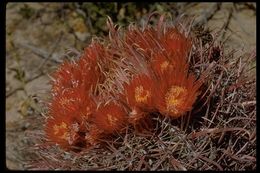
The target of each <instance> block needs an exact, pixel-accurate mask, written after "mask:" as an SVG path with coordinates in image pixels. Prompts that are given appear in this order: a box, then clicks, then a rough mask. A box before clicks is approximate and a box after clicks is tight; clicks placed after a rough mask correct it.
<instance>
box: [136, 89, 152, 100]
mask: <svg viewBox="0 0 260 173" xmlns="http://www.w3.org/2000/svg"><path fill="white" fill-rule="evenodd" d="M150 95H151V93H150V92H149V91H148V90H144V88H143V86H142V85H140V86H139V87H136V88H135V100H136V102H141V103H142V102H143V103H145V102H147V99H148V97H150Z"/></svg>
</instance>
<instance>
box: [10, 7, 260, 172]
mask: <svg viewBox="0 0 260 173" xmlns="http://www.w3.org/2000/svg"><path fill="white" fill-rule="evenodd" d="M154 10H157V11H159V12H166V13H169V14H171V15H172V16H173V18H174V17H175V16H176V15H178V14H182V13H185V14H186V15H188V16H190V17H191V18H194V23H195V24H199V25H205V26H206V28H208V29H209V30H210V31H212V32H217V31H218V30H221V29H224V30H225V31H226V32H222V33H220V34H221V36H220V37H219V38H220V39H221V40H222V41H225V48H226V49H227V50H228V49H236V50H238V52H237V53H241V52H243V51H252V50H254V49H256V4H255V3H235V4H234V3H153V4H150V5H146V4H139V5H137V6H136V5H135V4H133V3H123V4H119V3H109V4H106V3H97V4H93V3H83V4H77V3H65V4H64V3H8V4H7V6H6V165H7V167H8V168H9V169H24V167H23V159H24V158H23V157H24V156H23V155H22V154H23V153H22V149H23V146H24V143H25V142H26V141H25V131H26V130H27V129H30V128H31V126H32V125H31V123H30V122H29V121H25V119H26V118H28V117H30V116H32V115H35V114H41V113H43V112H44V104H45V101H46V100H47V99H48V97H49V90H50V85H49V81H50V77H49V74H50V73H51V72H52V71H53V70H55V69H56V68H57V65H58V64H59V63H60V62H62V60H63V59H65V58H66V57H65V56H63V55H64V53H66V52H67V51H68V50H69V49H77V50H79V51H82V50H83V48H84V47H86V46H87V45H88V43H89V41H90V40H91V37H92V36H93V35H97V36H103V35H106V34H107V28H106V27H105V26H106V25H105V22H106V15H108V16H111V17H112V19H113V20H114V22H115V23H119V24H123V25H124V24H128V22H133V21H135V20H141V19H143V16H145V15H146V14H148V13H150V12H152V11H154ZM254 75H255V74H254Z"/></svg>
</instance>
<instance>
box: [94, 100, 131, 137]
mask: <svg viewBox="0 0 260 173" xmlns="http://www.w3.org/2000/svg"><path fill="white" fill-rule="evenodd" d="M126 120H127V114H126V112H125V110H124V109H123V107H122V106H120V105H117V104H115V103H113V102H110V103H108V104H106V105H102V106H101V107H100V108H99V109H98V110H97V112H96V113H95V114H94V123H95V124H96V126H97V128H98V129H99V130H102V131H103V133H104V134H112V133H114V132H117V131H120V130H121V129H122V128H124V126H125V125H126Z"/></svg>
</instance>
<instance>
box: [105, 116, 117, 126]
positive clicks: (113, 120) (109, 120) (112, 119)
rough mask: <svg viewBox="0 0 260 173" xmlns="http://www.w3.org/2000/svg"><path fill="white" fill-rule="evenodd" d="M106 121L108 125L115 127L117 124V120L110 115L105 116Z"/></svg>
mask: <svg viewBox="0 0 260 173" xmlns="http://www.w3.org/2000/svg"><path fill="white" fill-rule="evenodd" d="M107 119H108V122H109V124H110V125H115V123H116V122H117V118H116V117H114V116H112V115H111V114H107Z"/></svg>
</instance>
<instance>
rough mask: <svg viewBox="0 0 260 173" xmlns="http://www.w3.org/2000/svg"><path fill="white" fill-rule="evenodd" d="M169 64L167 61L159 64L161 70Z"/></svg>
mask: <svg viewBox="0 0 260 173" xmlns="http://www.w3.org/2000/svg"><path fill="white" fill-rule="evenodd" d="M168 65H169V62H168V61H164V62H163V63H162V64H161V70H162V71H164V70H165V69H166V68H167V67H168Z"/></svg>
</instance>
